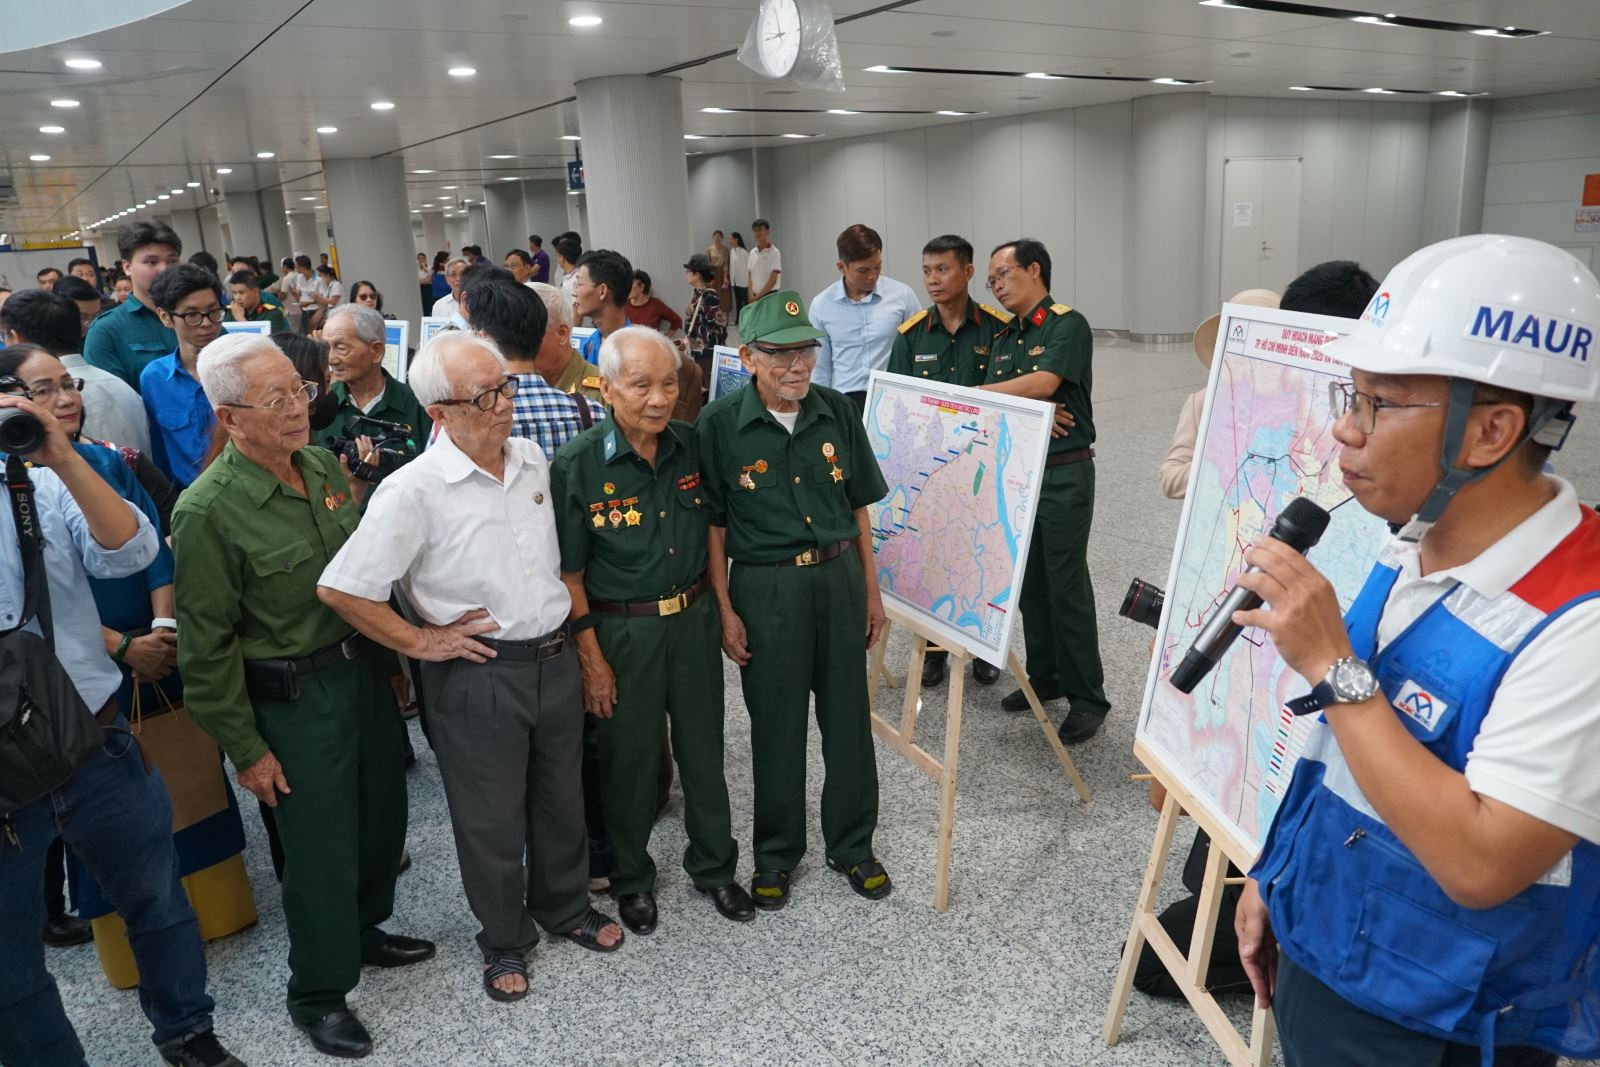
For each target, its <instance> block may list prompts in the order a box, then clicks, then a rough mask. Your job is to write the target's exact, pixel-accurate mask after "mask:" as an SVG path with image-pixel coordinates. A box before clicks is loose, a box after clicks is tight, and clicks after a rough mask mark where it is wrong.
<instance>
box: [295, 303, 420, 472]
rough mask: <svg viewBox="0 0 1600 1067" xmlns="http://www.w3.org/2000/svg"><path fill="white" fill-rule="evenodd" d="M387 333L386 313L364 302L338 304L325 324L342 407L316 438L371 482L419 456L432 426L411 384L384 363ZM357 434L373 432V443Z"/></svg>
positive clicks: (331, 373) (336, 392)
mask: <svg viewBox="0 0 1600 1067" xmlns="http://www.w3.org/2000/svg"><path fill="white" fill-rule="evenodd" d="M386 336H387V334H386V328H385V326H384V324H383V316H382V315H380V314H379V313H378V312H376V311H374V310H373V309H372V308H369V307H365V306H363V305H361V304H341V305H339V306H338V307H336V308H334V309H333V310H332V311H329V312H328V320H327V322H325V323H323V326H322V340H323V343H325V344H326V345H327V346H328V374H329V376H330V377H331V378H332V379H333V389H332V392H333V395H334V397H335V398H336V399H337V401H338V407H337V409H336V410H335V412H334V416H333V421H332V422H331V423H329V424H328V427H327V429H325V430H323V431H322V432H321V433H319V434H318V435H317V437H316V440H317V442H318V443H321V444H325V445H326V446H327V447H328V449H329V450H330V451H332V452H333V453H334V454H335V455H340V456H344V457H345V459H346V460H348V461H349V464H350V470H351V472H352V473H353V474H355V475H356V477H358V478H361V479H362V480H363V481H366V482H369V483H372V484H376V483H377V482H379V481H381V480H382V479H383V478H384V477H385V476H387V475H389V474H392V473H394V471H395V470H397V469H399V468H400V467H401V466H403V465H404V464H405V463H407V462H408V461H410V460H413V459H415V458H416V457H417V454H418V453H419V452H421V451H422V445H423V442H425V441H427V439H428V437H429V435H430V434H431V433H432V432H433V420H432V419H430V418H428V413H427V412H426V411H424V410H423V408H422V405H421V404H419V403H417V398H416V397H415V396H414V395H413V394H412V392H411V390H410V388H409V387H407V386H406V384H405V383H404V382H402V381H399V380H397V379H396V378H395V377H394V376H393V375H391V374H390V373H389V372H388V371H386V370H384V369H383V355H384V351H385V346H386V341H385V338H386ZM358 437H370V438H371V439H372V441H373V445H374V447H373V449H372V450H371V451H368V452H365V453H363V452H362V450H361V449H360V448H359V447H357V445H356V439H357V438H358Z"/></svg>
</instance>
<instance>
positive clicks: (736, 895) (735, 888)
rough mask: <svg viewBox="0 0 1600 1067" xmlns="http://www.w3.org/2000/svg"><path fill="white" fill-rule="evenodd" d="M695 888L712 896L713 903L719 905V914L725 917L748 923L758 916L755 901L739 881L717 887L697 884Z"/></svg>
mask: <svg viewBox="0 0 1600 1067" xmlns="http://www.w3.org/2000/svg"><path fill="white" fill-rule="evenodd" d="M695 889H696V890H698V891H699V892H701V893H704V894H705V895H706V896H708V897H710V898H711V903H713V904H715V905H716V906H717V914H718V915H721V916H722V917H723V918H724V919H732V920H733V921H734V922H736V923H747V922H749V921H750V920H751V919H754V918H755V917H756V904H755V901H753V900H751V899H750V894H749V893H746V892H745V891H744V886H742V885H740V884H739V883H738V882H729V883H728V884H727V885H719V886H717V887H716V888H715V889H706V888H704V887H703V886H698V885H697V886H695Z"/></svg>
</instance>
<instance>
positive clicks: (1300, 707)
mask: <svg viewBox="0 0 1600 1067" xmlns="http://www.w3.org/2000/svg"><path fill="white" fill-rule="evenodd" d="M1333 702H1334V692H1333V684H1332V683H1331V682H1326V681H1323V682H1318V683H1317V684H1316V685H1314V686H1312V687H1311V692H1309V693H1307V694H1306V695H1305V696H1303V697H1296V698H1294V699H1293V700H1291V701H1289V703H1288V708H1289V712H1290V714H1292V715H1312V714H1315V713H1316V712H1319V711H1321V710H1322V709H1323V708H1325V707H1327V706H1328V705H1329V704H1332V703H1333Z"/></svg>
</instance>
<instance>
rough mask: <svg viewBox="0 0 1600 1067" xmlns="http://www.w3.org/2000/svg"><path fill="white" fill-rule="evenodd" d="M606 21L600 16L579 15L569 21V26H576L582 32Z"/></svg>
mask: <svg viewBox="0 0 1600 1067" xmlns="http://www.w3.org/2000/svg"><path fill="white" fill-rule="evenodd" d="M604 21H605V19H603V18H601V17H600V16H599V15H577V16H575V17H573V18H570V19H568V20H567V25H568V26H576V27H578V28H579V29H580V30H582V29H588V28H589V27H590V26H598V25H600V24H601V23H602V22H604Z"/></svg>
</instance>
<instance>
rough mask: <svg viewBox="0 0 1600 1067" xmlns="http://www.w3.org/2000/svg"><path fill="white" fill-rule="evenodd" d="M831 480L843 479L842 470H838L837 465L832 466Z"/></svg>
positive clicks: (838, 480) (840, 480) (839, 480)
mask: <svg viewBox="0 0 1600 1067" xmlns="http://www.w3.org/2000/svg"><path fill="white" fill-rule="evenodd" d="M833 480H834V481H836V482H842V481H844V471H842V470H840V469H839V468H838V467H834V468H833Z"/></svg>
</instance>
